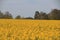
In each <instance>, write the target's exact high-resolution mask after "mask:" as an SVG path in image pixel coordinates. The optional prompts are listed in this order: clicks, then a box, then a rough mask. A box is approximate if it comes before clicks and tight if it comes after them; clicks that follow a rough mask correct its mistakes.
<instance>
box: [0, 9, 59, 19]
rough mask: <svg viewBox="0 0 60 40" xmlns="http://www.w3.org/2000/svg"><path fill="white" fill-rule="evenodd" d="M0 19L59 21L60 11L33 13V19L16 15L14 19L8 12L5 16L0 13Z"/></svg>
mask: <svg viewBox="0 0 60 40" xmlns="http://www.w3.org/2000/svg"><path fill="white" fill-rule="evenodd" d="M0 19H38V20H60V10H58V9H52V10H51V12H49V13H45V12H39V11H35V14H34V18H33V17H24V18H23V17H21V16H20V15H17V16H16V17H15V18H13V16H12V14H10V13H9V12H8V11H7V12H5V14H4V13H2V12H1V11H0Z"/></svg>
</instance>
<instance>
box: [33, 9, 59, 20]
mask: <svg viewBox="0 0 60 40" xmlns="http://www.w3.org/2000/svg"><path fill="white" fill-rule="evenodd" d="M34 19H44V20H46V19H47V20H60V10H58V9H53V10H52V11H51V12H50V13H44V12H40V13H39V11H36V12H35V16H34Z"/></svg>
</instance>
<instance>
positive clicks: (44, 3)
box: [0, 0, 60, 17]
mask: <svg viewBox="0 0 60 40" xmlns="http://www.w3.org/2000/svg"><path fill="white" fill-rule="evenodd" d="M59 1H60V0H0V10H1V11H2V12H5V11H9V12H10V13H11V14H12V15H13V17H16V16H17V15H21V16H22V17H29V16H31V17H33V16H34V14H35V11H39V12H41V11H43V12H46V13H48V12H50V11H51V10H52V9H54V8H57V9H60V5H59V4H60V2H59Z"/></svg>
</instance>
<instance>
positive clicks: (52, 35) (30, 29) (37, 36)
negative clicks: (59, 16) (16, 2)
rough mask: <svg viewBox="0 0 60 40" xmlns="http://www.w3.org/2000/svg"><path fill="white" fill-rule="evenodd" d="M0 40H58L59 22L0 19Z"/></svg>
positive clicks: (59, 39)
mask: <svg viewBox="0 0 60 40" xmlns="http://www.w3.org/2000/svg"><path fill="white" fill-rule="evenodd" d="M0 40H60V20H22V19H21V20H16V19H0Z"/></svg>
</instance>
